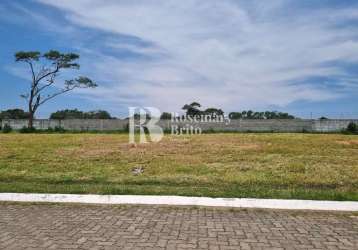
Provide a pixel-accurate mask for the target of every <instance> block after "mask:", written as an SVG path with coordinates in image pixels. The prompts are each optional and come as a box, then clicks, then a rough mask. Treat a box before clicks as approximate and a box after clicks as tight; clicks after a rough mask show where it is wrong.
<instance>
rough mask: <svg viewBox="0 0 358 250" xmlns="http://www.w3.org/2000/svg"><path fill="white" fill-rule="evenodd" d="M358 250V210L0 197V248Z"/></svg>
mask: <svg viewBox="0 0 358 250" xmlns="http://www.w3.org/2000/svg"><path fill="white" fill-rule="evenodd" d="M61 248H63V249H72V248H73V249H188V248H189V249H190V248H192V249H193V248H194V249H358V214H357V213H334V212H308V211H282V210H253V209H225V208H217V209H215V208H195V207H194V208H193V207H160V206H129V205H127V206H111V205H73V204H10V203H0V249H61Z"/></svg>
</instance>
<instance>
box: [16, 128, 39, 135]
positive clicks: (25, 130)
mask: <svg viewBox="0 0 358 250" xmlns="http://www.w3.org/2000/svg"><path fill="white" fill-rule="evenodd" d="M19 132H20V133H22V134H30V133H35V132H36V128H34V127H32V128H29V127H26V126H24V127H22V129H20V130H19Z"/></svg>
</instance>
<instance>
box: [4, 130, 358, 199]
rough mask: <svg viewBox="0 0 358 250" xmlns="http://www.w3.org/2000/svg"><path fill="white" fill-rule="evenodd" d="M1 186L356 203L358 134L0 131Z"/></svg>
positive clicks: (47, 190)
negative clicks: (143, 137)
mask: <svg viewBox="0 0 358 250" xmlns="http://www.w3.org/2000/svg"><path fill="white" fill-rule="evenodd" d="M136 166H142V167H143V168H144V172H143V173H142V174H140V175H134V174H133V173H132V169H133V168H134V167H136ZM0 192H37V193H96V194H148V195H149V194H151V195H159V194H160V195H187V196H211V197H251V198H289V199H293V198H298V199H327V200H355V201H358V136H348V135H313V134H273V133H272V134H261V133H260V134H254V133H252V134H239V133H235V134H234V133H233V134H228V133H225V134H205V135H195V136H181V137H174V136H169V135H167V136H165V137H164V139H163V140H162V141H161V142H160V143H148V144H141V145H137V146H136V147H135V146H133V145H129V144H128V135H126V134H16V133H13V134H1V135H0Z"/></svg>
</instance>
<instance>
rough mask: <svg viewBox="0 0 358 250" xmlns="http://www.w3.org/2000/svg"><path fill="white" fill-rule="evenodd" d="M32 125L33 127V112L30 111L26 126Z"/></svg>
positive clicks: (30, 126)
mask: <svg viewBox="0 0 358 250" xmlns="http://www.w3.org/2000/svg"><path fill="white" fill-rule="evenodd" d="M33 127H34V113H33V112H30V116H29V123H28V128H33Z"/></svg>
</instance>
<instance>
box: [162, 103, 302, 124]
mask: <svg viewBox="0 0 358 250" xmlns="http://www.w3.org/2000/svg"><path fill="white" fill-rule="evenodd" d="M200 108H201V104H200V103H198V102H193V103H191V104H185V105H184V106H183V108H182V109H183V110H184V111H185V114H186V115H187V116H192V117H193V116H200V115H211V116H212V117H213V116H222V115H224V111H222V110H221V109H219V108H207V109H205V110H201V109H200ZM171 117H172V114H171V113H167V112H164V113H162V115H161V117H160V118H161V119H164V120H169V119H171ZM229 118H230V119H233V120H235V119H295V118H296V117H295V116H293V115H290V114H288V113H283V112H278V111H265V112H256V111H252V110H248V111H242V112H231V113H229Z"/></svg>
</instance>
